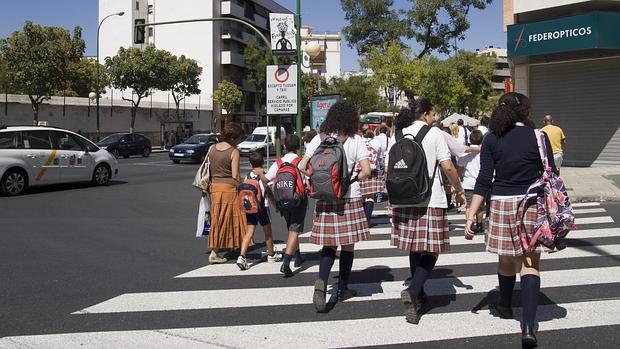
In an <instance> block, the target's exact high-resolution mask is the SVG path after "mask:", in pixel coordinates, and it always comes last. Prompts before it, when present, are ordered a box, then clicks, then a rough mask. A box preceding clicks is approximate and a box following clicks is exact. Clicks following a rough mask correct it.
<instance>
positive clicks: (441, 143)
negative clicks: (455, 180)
mask: <svg viewBox="0 0 620 349" xmlns="http://www.w3.org/2000/svg"><path fill="white" fill-rule="evenodd" d="M424 125H426V123H424V122H423V121H419V120H418V121H415V122H414V123H413V124H412V125H411V126H409V127H406V128H404V129H403V130H402V131H403V134H404V135H407V134H410V135H417V134H418V132H419V131H420V129H421V128H422V127H423V126H424ZM442 133H443V131H441V130H440V129H439V128H437V127H431V129H430V130H429V131H428V133H427V134H426V136H425V137H424V139H423V140H422V147H423V148H424V153H425V155H426V162H427V167H428V174H429V177H430V178H433V173H434V180H433V183H432V194H431V197H430V200H429V202H428V204H427V205H415V206H413V205H391V207H392V234H391V244H392V246H396V247H397V248H399V249H402V250H407V251H417V252H424V251H426V252H437V253H439V252H447V251H449V250H450V237H449V226H448V216H447V208H448V202H447V200H446V193H445V191H444V188H443V185H442V184H441V169H440V168H439V163H441V162H442V161H446V160H450V157H451V154H450V150H449V148H448V145H447V144H446V141H445V139H444V136H443V135H442ZM405 137H408V136H405ZM394 143H396V139H395V137H394V136H392V137H391V138H390V142H389V146H388V148H389V149H391V147H392V146H393V145H394ZM385 163H386V164H388V163H389V151H388V155H387V156H386V159H385Z"/></svg>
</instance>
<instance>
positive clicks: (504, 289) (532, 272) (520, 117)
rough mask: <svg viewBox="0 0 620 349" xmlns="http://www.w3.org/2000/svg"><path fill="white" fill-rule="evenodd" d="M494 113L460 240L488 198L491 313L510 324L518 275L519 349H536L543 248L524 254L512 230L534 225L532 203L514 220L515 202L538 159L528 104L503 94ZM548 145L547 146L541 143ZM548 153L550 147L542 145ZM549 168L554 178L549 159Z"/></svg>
mask: <svg viewBox="0 0 620 349" xmlns="http://www.w3.org/2000/svg"><path fill="white" fill-rule="evenodd" d="M499 102H500V104H499V105H498V106H497V107H496V108H495V110H494V111H493V114H492V117H491V121H490V125H489V129H490V133H488V134H487V135H486V136H485V137H484V140H483V142H482V151H481V153H480V173H479V175H478V178H477V180H476V186H475V188H474V197H473V199H472V204H471V210H470V211H469V217H467V224H466V227H465V237H466V238H467V239H471V238H472V237H473V234H474V232H473V229H472V226H473V222H474V219H475V217H473V216H474V213H475V212H477V210H478V208H479V207H480V206H481V205H482V204H483V203H484V200H485V196H486V195H487V193H489V192H490V193H491V214H490V217H489V233H488V235H487V237H486V245H487V251H489V252H491V253H496V254H498V255H499V264H498V268H497V269H498V274H497V277H498V280H499V293H500V297H499V302H498V303H497V305H496V306H495V310H496V312H497V314H498V315H499V317H501V318H503V319H512V317H513V315H512V291H513V289H514V284H515V280H516V273H517V272H520V274H521V277H520V284H521V306H522V307H523V316H522V323H521V330H522V340H521V341H522V344H523V345H524V346H536V344H537V340H536V335H535V324H536V308H537V306H538V299H539V294H540V274H539V268H540V253H541V252H542V251H543V248H542V246H540V245H539V246H538V247H536V248H535V249H534V250H533V251H527V250H525V249H524V248H523V246H522V245H521V240H520V238H519V234H518V231H517V228H518V227H519V224H520V223H519V221H521V220H522V223H523V224H524V226H525V230H526V233H527V234H531V233H532V229H533V227H534V223H535V221H536V217H537V212H536V197H531V198H528V199H526V200H527V201H526V207H527V208H526V210H525V216H524V217H523V218H522V219H521V217H517V209H518V206H519V202H521V200H524V199H525V193H526V192H527V190H528V188H529V186H530V185H531V184H532V183H534V182H535V181H536V180H537V179H538V178H540V176H541V175H542V172H543V165H542V159H541V158H540V153H539V151H538V143H537V142H536V136H535V133H534V130H533V129H534V125H533V123H532V121H531V120H530V118H529V116H530V102H529V99H528V98H527V97H526V96H525V95H523V94H520V93H515V92H511V93H507V94H505V95H504V96H502V97H501V99H500V101H499ZM546 142H547V143H549V141H548V140H546ZM547 149H548V150H551V149H552V148H551V146H550V145H549V144H547ZM548 157H549V164H550V166H551V167H552V168H553V170H554V172H556V173H557V170H556V168H555V164H554V163H553V154H549V156H548Z"/></svg>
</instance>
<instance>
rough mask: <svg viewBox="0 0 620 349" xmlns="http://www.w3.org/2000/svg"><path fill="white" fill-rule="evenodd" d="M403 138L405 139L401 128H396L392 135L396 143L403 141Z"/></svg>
mask: <svg viewBox="0 0 620 349" xmlns="http://www.w3.org/2000/svg"><path fill="white" fill-rule="evenodd" d="M403 137H405V135H403V129H402V128H397V129H396V132H395V134H394V138H396V141H399V140H401V139H403Z"/></svg>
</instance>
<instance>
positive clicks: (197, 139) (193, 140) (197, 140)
mask: <svg viewBox="0 0 620 349" xmlns="http://www.w3.org/2000/svg"><path fill="white" fill-rule="evenodd" d="M208 141H209V136H200V135H193V136H191V137H189V138H188V139H187V140H186V141H185V144H206V143H207V142H208Z"/></svg>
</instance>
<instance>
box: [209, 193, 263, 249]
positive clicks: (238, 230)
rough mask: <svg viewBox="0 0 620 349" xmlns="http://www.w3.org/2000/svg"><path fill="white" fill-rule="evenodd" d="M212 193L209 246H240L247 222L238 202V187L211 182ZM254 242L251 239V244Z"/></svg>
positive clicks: (212, 247)
mask: <svg viewBox="0 0 620 349" xmlns="http://www.w3.org/2000/svg"><path fill="white" fill-rule="evenodd" d="M210 194H211V231H210V232H209V248H211V249H214V248H240V247H241V242H242V241H243V236H244V235H245V233H246V232H247V223H246V218H245V213H244V212H242V211H241V208H240V207H239V204H238V203H237V188H236V187H235V186H234V185H231V184H228V183H211V188H210ZM253 244H254V242H253V241H250V246H251V245H253Z"/></svg>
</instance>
